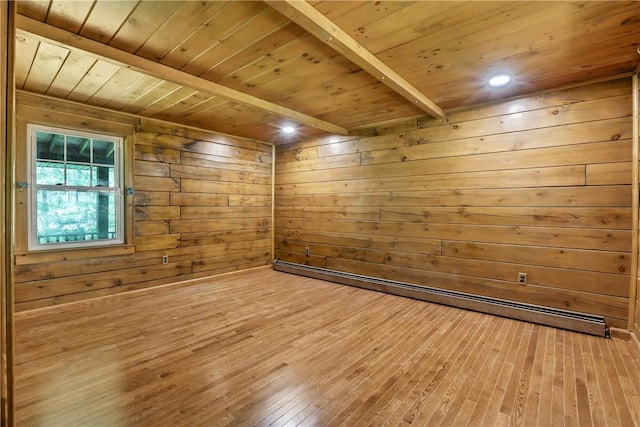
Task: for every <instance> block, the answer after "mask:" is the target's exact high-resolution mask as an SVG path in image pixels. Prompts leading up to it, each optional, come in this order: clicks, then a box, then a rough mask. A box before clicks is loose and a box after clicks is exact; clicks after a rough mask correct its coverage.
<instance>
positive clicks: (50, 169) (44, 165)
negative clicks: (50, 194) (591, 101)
mask: <svg viewBox="0 0 640 427" xmlns="http://www.w3.org/2000/svg"><path fill="white" fill-rule="evenodd" d="M36 184H40V185H64V164H62V163H54V162H36Z"/></svg>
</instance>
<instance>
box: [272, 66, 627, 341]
mask: <svg viewBox="0 0 640 427" xmlns="http://www.w3.org/2000/svg"><path fill="white" fill-rule="evenodd" d="M418 127H420V128H419V129H415V130H412V131H408V130H407V131H402V132H399V133H395V134H391V135H379V136H371V137H355V138H351V139H349V138H348V137H347V138H342V139H340V140H338V139H337V138H333V139H332V138H324V139H318V140H312V141H305V142H300V143H295V144H289V145H283V146H278V147H277V154H276V178H275V188H276V189H275V192H276V197H275V200H276V202H275V218H276V220H275V247H276V249H275V254H276V258H279V259H282V260H285V261H291V262H297V263H305V264H310V265H316V266H321V267H326V268H330V269H335V270H339V271H346V272H350V273H357V274H364V275H370V276H375V277H383V278H387V279H392V280H400V281H406V282H410V283H414V284H423V285H429V286H437V287H443V288H448V289H454V290H459V291H466V292H471V293H476V294H482V295H488V296H492V297H499V298H506V299H511V300H518V301H523V302H527V303H534V304H540V305H545V306H552V307H557V308H563V309H570V310H576V311H580V312H586V313H593V314H599V315H603V316H605V318H606V319H607V320H608V322H609V324H610V325H611V326H615V327H620V328H625V327H626V325H627V320H628V319H627V317H628V309H629V308H628V301H629V280H630V264H631V262H630V261H631V260H630V258H631V256H630V251H631V185H630V184H631V138H632V137H631V133H632V128H631V86H630V80H629V79H621V80H617V81H613V82H608V83H601V84H597V85H591V86H586V87H579V88H573V89H568V90H562V91H555V92H550V93H545V94H541V95H537V96H531V97H528V98H521V99H517V100H510V101H507V102H502V103H496V104H494V105H490V106H486V107H483V108H478V109H473V110H467V111H461V112H458V113H454V114H451V115H450V117H449V120H448V122H441V121H437V120H430V121H421V122H418ZM374 131H375V130H374ZM373 133H375V132H373ZM305 248H309V255H305ZM519 272H523V273H527V275H528V276H527V284H526V286H522V285H518V284H517V283H516V281H517V276H518V273H519Z"/></svg>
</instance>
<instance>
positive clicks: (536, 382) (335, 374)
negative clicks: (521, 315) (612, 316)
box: [15, 270, 640, 427]
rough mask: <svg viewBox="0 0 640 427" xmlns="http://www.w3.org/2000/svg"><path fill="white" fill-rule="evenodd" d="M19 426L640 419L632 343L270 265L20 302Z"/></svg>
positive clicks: (623, 422) (599, 422)
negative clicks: (110, 292) (34, 306)
mask: <svg viewBox="0 0 640 427" xmlns="http://www.w3.org/2000/svg"><path fill="white" fill-rule="evenodd" d="M15 348H16V410H17V411H16V420H17V425H18V426H125V425H126V426H172V427H173V426H194V425H203V426H204V425H206V426H263V425H264V426H266V425H273V426H304V427H307V426H338V425H342V426H383V425H420V426H425V425H429V426H431V425H442V426H458V425H460V426H462V425H472V426H484V425H492V426H493V425H525V426H527V425H535V426H547V425H548V426H551V425H563V426H572V425H580V426H607V425H609V426H627V425H628V426H634V425H635V426H636V427H640V421H639V420H638V417H639V413H638V409H637V408H635V407H634V406H635V404H636V403H637V402H638V396H640V389H639V388H640V380H639V379H638V378H637V375H638V370H637V366H635V365H637V359H636V358H635V357H636V356H635V355H634V354H633V353H632V352H631V347H630V343H628V342H623V341H617V340H606V339H604V338H597V337H593V336H587V335H581V334H576V333H572V332H567V331H561V330H556V329H553V328H548V327H544V326H539V325H532V324H527V323H524V322H519V321H515V320H510V319H504V318H499V317H493V316H489V315H485V314H480V313H474V312H468V311H463V310H458V309H455V308H451V307H445V306H439V305H434V304H429V303H426V302H421V301H416V300H412V299H408V298H402V297H398V296H393V295H385V294H382V293H377V292H372V291H367V290H363V289H357V288H352V287H348V286H342V285H336V284H332V283H327V282H323V281H319V280H314V279H310V278H303V277H297V276H293V275H288V274H286V273H280V272H274V271H269V270H263V271H258V272H251V273H247V274H245V275H237V276H233V277H220V278H217V279H212V280H211V281H210V282H207V283H201V284H194V285H191V286H180V287H171V286H167V287H164V288H161V289H155V290H153V291H141V292H134V293H131V294H126V295H118V296H116V297H109V298H103V299H98V300H92V301H86V302H81V303H74V304H68V305H63V306H58V307H50V308H46V309H39V310H33V311H27V312H22V313H18V314H17V315H16V346H15Z"/></svg>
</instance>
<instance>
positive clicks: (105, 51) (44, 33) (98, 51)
mask: <svg viewBox="0 0 640 427" xmlns="http://www.w3.org/2000/svg"><path fill="white" fill-rule="evenodd" d="M16 27H17V32H18V34H20V33H26V35H27V36H28V35H31V36H33V37H36V38H37V39H38V40H41V41H44V42H47V43H53V44H55V45H57V46H61V47H64V48H67V49H73V50H78V51H81V52H83V53H85V54H87V55H90V56H92V57H94V58H96V59H101V60H104V61H107V62H110V63H112V64H115V65H118V66H121V67H126V68H129V69H132V70H135V71H138V72H141V73H143V74H147V75H150V76H153V77H156V78H159V79H162V80H166V81H169V82H172V83H175V84H178V85H181V86H186V87H190V88H193V89H196V90H199V91H202V92H206V93H209V94H212V95H216V96H221V97H224V98H227V99H229V100H232V101H236V102H240V103H242V104H246V105H250V106H253V107H256V108H259V109H261V110H266V111H268V112H270V113H273V114H276V115H279V116H283V117H286V118H288V119H291V120H293V121H295V122H297V123H299V124H302V125H307V126H311V127H314V128H316V129H322V130H324V131H326V132H330V133H334V134H339V135H348V134H349V131H348V130H347V129H345V128H344V127H342V126H338V125H336V124H334V123H329V122H326V121H324V120H320V119H318V118H315V117H311V116H308V115H306V114H304V113H301V112H299V111H295V110H292V109H289V108H287V107H283V106H281V105H277V104H274V103H272V102H269V101H265V100H264V99H260V98H257V97H254V96H251V95H248V94H246V93H244V92H240V91H237V90H235V89H231V88H229V87H226V86H222V85H220V84H217V83H214V82H212V81H209V80H205V79H203V78H200V77H197V76H194V75H192V74H189V73H185V72H184V71H180V70H176V69H175V68H171V67H168V66H166V65H163V64H159V63H157V62H154V61H151V60H148V59H146V58H142V57H140V56H137V55H134V54H131V53H128V52H125V51H122V50H119V49H116V48H114V47H111V46H108V45H105V44H103V43H100V42H97V41H95V40H91V39H88V38H86V37H82V36H79V35H77V34H74V33H71V32H69V31H65V30H63V29H60V28H57V27H54V26H52V25H49V24H46V23H44V22H40V21H38V20H35V19H31V18H28V17H26V16H23V15H17V16H16Z"/></svg>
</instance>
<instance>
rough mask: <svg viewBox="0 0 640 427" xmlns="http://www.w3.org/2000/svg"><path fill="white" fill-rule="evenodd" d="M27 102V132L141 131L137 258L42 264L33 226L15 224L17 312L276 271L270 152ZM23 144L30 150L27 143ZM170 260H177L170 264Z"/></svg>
mask: <svg viewBox="0 0 640 427" xmlns="http://www.w3.org/2000/svg"><path fill="white" fill-rule="evenodd" d="M18 103H19V104H18V119H19V124H20V126H22V127H24V123H25V122H26V121H28V120H31V121H34V120H36V121H39V122H45V123H46V124H57V125H58V126H65V125H67V126H75V127H81V128H89V129H93V130H96V128H98V129H109V128H113V129H123V128H128V129H130V132H131V133H133V131H134V128H136V129H137V132H136V133H135V137H134V138H135V154H134V156H135V160H134V161H133V162H131V160H132V159H126V160H125V161H126V162H128V163H129V164H131V163H133V167H132V168H133V170H132V172H133V173H132V176H133V178H132V179H133V185H131V184H127V185H128V186H133V187H134V188H135V196H134V198H133V200H134V207H133V209H132V210H131V212H132V215H133V216H134V218H133V221H131V222H132V224H133V226H134V232H133V233H131V234H132V239H133V242H132V243H134V244H135V249H134V250H133V249H132V250H130V251H129V252H133V253H130V254H126V253H124V254H109V253H106V254H105V253H104V251H103V252H99V251H91V250H88V251H87V250H84V251H66V252H62V253H60V252H50V253H45V254H41V255H33V254H29V253H26V226H25V224H24V221H22V222H20V223H18V224H16V229H17V230H18V233H19V236H16V241H17V246H18V247H17V255H16V264H17V265H16V266H15V274H14V281H15V295H16V309H17V310H18V311H21V310H26V309H31V308H37V307H43V306H48V305H52V304H60V303H65V302H70V301H78V300H83V299H86V298H91V297H97V296H103V295H109V294H114V293H119V292H124V291H129V290H135V289H142V288H149V287H153V286H159V285H163V284H167V283H172V282H177V281H181V280H188V279H194V278H200V277H206V276H212V275H216V274H221V273H225V272H230V271H236V270H242V269H247V268H251V267H256V266H262V265H266V264H268V263H270V262H271V259H272V227H271V221H272V220H271V217H272V212H271V193H272V163H273V162H272V146H271V145H269V144H265V143H262V142H258V141H251V140H246V139H242V138H234V137H229V136H224V135H218V134H214V133H210V132H204V131H198V130H194V129H189V128H182V127H178V126H175V125H172V124H167V123H163V122H157V121H151V120H144V119H142V120H141V121H137V120H134V119H132V118H131V117H129V116H122V115H118V114H116V113H110V112H107V111H104V110H95V109H92V108H89V107H84V106H80V105H74V104H70V103H68V102H63V101H55V100H53V99H50V98H43V97H39V96H36V95H30V94H27V93H21V94H20V96H19V100H18ZM23 133H24V131H23ZM22 139H24V137H23V138H22ZM19 144H22V148H23V149H24V146H23V145H24V141H22V142H19ZM133 151H134V150H131V152H132V153H133ZM22 161H24V156H23V158H22ZM19 169H20V167H19ZM18 195H19V199H18V200H17V202H16V210H17V212H18V215H17V217H18V218H23V219H24V218H26V213H25V212H24V211H25V210H26V199H25V200H22V199H24V197H25V195H24V194H22V195H21V194H20V193H18ZM20 197H21V198H20ZM92 252H93V253H92ZM163 255H168V256H169V263H168V264H166V265H163V264H162V256H163Z"/></svg>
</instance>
